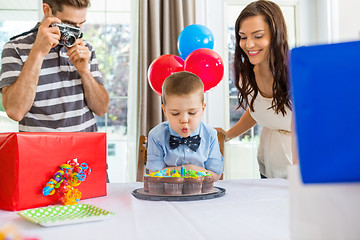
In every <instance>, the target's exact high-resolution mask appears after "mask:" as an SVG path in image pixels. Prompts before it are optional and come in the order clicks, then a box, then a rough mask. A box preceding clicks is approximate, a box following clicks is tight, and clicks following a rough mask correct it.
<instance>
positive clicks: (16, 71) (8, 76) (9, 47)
mask: <svg viewBox="0 0 360 240" xmlns="http://www.w3.org/2000/svg"><path fill="white" fill-rule="evenodd" d="M1 64H2V66H1V76H0V89H2V88H3V87H6V86H10V85H11V84H13V83H14V82H15V81H16V79H17V78H18V77H19V75H20V73H21V69H22V67H23V64H24V63H23V61H22V60H21V58H20V55H19V53H18V51H17V50H16V48H15V47H14V44H13V43H11V42H9V43H6V44H5V45H4V49H3V51H2V57H1Z"/></svg>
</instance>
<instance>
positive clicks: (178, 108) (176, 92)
mask: <svg viewBox="0 0 360 240" xmlns="http://www.w3.org/2000/svg"><path fill="white" fill-rule="evenodd" d="M162 101H163V105H162V109H163V111H164V114H165V117H166V118H167V119H168V121H167V122H163V123H160V124H159V125H157V126H156V127H155V128H153V129H152V130H151V131H150V132H149V136H148V148H147V164H146V168H147V169H149V170H150V171H157V170H161V169H164V168H169V169H170V170H172V169H176V170H180V169H181V166H183V165H186V166H185V169H186V170H195V171H208V172H210V173H212V174H213V176H214V179H215V180H218V179H219V178H220V176H221V173H222V172H223V166H224V164H223V157H222V155H221V153H220V148H219V143H218V139H217V132H216V130H215V129H214V128H212V127H209V126H207V125H205V124H204V123H203V122H201V117H202V116H203V114H204V110H205V107H206V104H205V103H204V84H203V83H202V81H201V80H200V78H199V77H198V76H196V75H195V74H193V73H190V72H185V71H183V72H177V73H173V74H172V75H170V76H169V77H168V78H166V79H165V81H164V83H163V87H162Z"/></svg>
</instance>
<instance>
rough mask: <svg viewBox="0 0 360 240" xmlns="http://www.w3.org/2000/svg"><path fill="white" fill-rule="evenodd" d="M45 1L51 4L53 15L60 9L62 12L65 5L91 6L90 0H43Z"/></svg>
mask: <svg viewBox="0 0 360 240" xmlns="http://www.w3.org/2000/svg"><path fill="white" fill-rule="evenodd" d="M43 3H47V4H49V6H50V8H51V10H52V14H53V15H55V14H56V12H58V11H59V12H62V10H63V6H64V5H66V6H71V7H76V8H87V7H90V0H43Z"/></svg>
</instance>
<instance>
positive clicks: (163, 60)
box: [148, 54, 184, 96]
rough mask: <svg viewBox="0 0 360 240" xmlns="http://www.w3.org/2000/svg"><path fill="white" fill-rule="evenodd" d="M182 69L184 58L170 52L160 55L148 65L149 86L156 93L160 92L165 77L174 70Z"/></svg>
mask: <svg viewBox="0 0 360 240" xmlns="http://www.w3.org/2000/svg"><path fill="white" fill-rule="evenodd" d="M183 70H184V60H182V59H181V58H180V57H178V56H176V55H172V54H165V55H161V56H160V57H158V58H156V59H155V60H154V61H152V63H151V64H150V66H149V69H148V80H149V84H150V87H151V88H152V89H153V90H154V92H156V94H157V95H159V96H161V94H162V85H163V82H164V81H165V79H166V78H167V77H168V76H170V75H171V74H173V73H175V72H180V71H183Z"/></svg>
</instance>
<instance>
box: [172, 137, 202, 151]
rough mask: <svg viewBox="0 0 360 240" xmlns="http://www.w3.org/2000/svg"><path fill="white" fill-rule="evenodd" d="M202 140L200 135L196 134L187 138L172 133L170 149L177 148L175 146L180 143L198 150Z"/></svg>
mask: <svg viewBox="0 0 360 240" xmlns="http://www.w3.org/2000/svg"><path fill="white" fill-rule="evenodd" d="M200 140H201V137H200V136H199V135H195V136H193V137H190V136H189V137H186V138H182V137H176V136H173V135H171V136H170V139H169V144H170V149H175V148H177V147H179V145H180V144H185V145H187V146H188V147H189V148H190V149H191V150H193V151H194V152H196V150H197V149H198V147H199V145H200Z"/></svg>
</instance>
